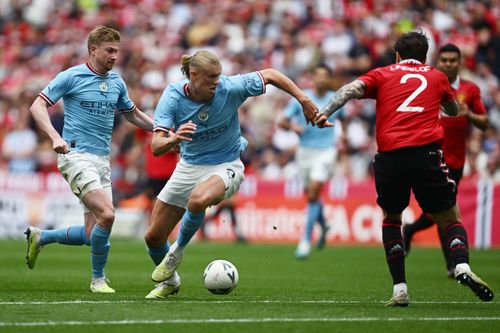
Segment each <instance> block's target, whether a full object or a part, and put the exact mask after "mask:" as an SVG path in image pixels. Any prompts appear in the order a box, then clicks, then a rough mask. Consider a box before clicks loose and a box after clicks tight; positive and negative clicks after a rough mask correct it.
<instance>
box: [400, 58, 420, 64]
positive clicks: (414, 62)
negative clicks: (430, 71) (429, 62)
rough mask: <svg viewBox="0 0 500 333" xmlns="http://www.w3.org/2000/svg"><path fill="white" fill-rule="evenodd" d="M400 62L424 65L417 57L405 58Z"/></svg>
mask: <svg viewBox="0 0 500 333" xmlns="http://www.w3.org/2000/svg"><path fill="white" fill-rule="evenodd" d="M399 64H414V65H422V63H421V62H420V61H418V60H415V59H405V60H401V61H400V62H399Z"/></svg>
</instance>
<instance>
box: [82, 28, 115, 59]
mask: <svg viewBox="0 0 500 333" xmlns="http://www.w3.org/2000/svg"><path fill="white" fill-rule="evenodd" d="M120 39H121V35H120V32H118V30H116V29H113V28H109V27H106V26H104V25H98V26H97V27H95V28H94V29H92V31H91V32H90V33H89V37H88V40H87V49H88V50H89V53H90V45H97V46H99V45H101V43H103V42H118V43H119V42H120Z"/></svg>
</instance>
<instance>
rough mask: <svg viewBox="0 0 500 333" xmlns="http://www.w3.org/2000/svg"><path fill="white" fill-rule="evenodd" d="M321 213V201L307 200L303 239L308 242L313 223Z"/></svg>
mask: <svg viewBox="0 0 500 333" xmlns="http://www.w3.org/2000/svg"><path fill="white" fill-rule="evenodd" d="M320 214H321V203H320V202H319V201H315V202H309V203H308V204H307V216H306V227H305V229H304V235H303V237H302V240H303V241H306V242H310V241H311V238H312V231H313V226H314V223H315V222H316V221H317V220H318V219H319V216H320Z"/></svg>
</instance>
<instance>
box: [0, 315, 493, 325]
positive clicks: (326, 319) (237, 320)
mask: <svg viewBox="0 0 500 333" xmlns="http://www.w3.org/2000/svg"><path fill="white" fill-rule="evenodd" d="M436 320H437V321H499V320H500V317H424V318H419V317H408V318H405V317H389V318H384V317H353V318H350V317H320V318H277V317H275V318H219V319H170V320H165V319H159V320H97V321H77V320H72V321H37V322H0V327H12V326H89V325H137V324H147V325H158V324H224V323H228V324H232V323H271V322H273V323H276V322H277V323H280V322H318V321H321V322H364V321H436Z"/></svg>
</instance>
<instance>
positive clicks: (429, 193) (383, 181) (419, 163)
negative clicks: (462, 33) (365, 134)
mask: <svg viewBox="0 0 500 333" xmlns="http://www.w3.org/2000/svg"><path fill="white" fill-rule="evenodd" d="M428 48H429V44H428V40H427V37H426V36H425V35H424V34H423V33H421V32H415V31H414V32H409V33H406V34H403V35H401V37H399V38H398V40H397V41H396V43H395V44H394V49H395V51H396V63H395V64H393V65H389V66H386V67H381V68H376V69H374V70H371V71H369V72H368V73H366V74H364V75H362V76H360V77H359V78H358V79H356V80H354V81H353V82H351V83H349V84H347V85H345V86H343V87H342V88H340V89H339V90H338V91H337V94H336V95H335V96H334V97H333V98H332V99H331V100H330V102H329V103H328V105H327V106H326V107H325V108H324V109H323V110H322V111H321V112H320V113H317V114H316V116H315V120H314V122H315V124H316V125H317V126H319V127H325V126H332V125H333V124H332V123H330V122H329V121H328V117H329V116H330V115H331V114H332V113H334V112H335V111H337V110H338V109H339V108H340V107H342V106H343V105H344V104H345V103H346V102H347V101H348V100H350V99H353V98H373V99H375V100H376V101H377V106H376V124H377V130H376V139H377V145H378V153H377V154H376V155H375V160H374V169H375V185H376V190H377V196H378V197H377V203H378V204H379V206H380V207H381V208H382V209H383V212H384V221H383V224H382V240H383V243H384V249H385V254H386V260H387V264H388V266H389V271H390V273H391V276H392V280H393V294H392V298H391V299H390V300H389V302H387V304H386V305H387V306H407V305H408V304H409V303H410V298H409V296H408V288H407V285H406V276H405V262H404V260H405V251H404V243H403V236H402V234H401V213H402V212H403V210H404V209H405V208H406V207H407V206H408V203H409V200H410V192H411V191H413V193H414V195H415V198H416V199H417V202H418V203H419V205H420V207H421V208H422V210H423V211H424V212H425V213H429V214H431V215H432V218H433V220H434V221H435V222H436V223H437V225H438V226H439V228H440V229H441V230H443V232H444V235H445V239H446V246H447V247H448V248H449V249H450V253H451V256H452V258H453V261H454V262H455V264H456V268H455V278H456V279H457V281H458V282H459V283H462V284H464V285H466V286H468V287H469V288H470V289H471V290H472V291H473V292H474V293H475V294H476V295H477V296H478V297H479V298H480V299H481V300H483V301H491V300H492V299H493V292H492V291H491V289H490V288H489V286H488V285H487V284H486V283H485V282H484V281H483V280H481V279H480V278H479V277H478V276H477V275H475V274H474V273H473V272H472V271H471V268H470V266H469V248H468V240H467V234H466V231H465V228H464V227H463V225H462V223H461V221H460V212H459V210H458V207H457V205H456V192H455V182H454V181H453V180H452V179H451V178H450V176H449V169H448V166H447V165H446V163H445V161H444V158H443V152H442V150H441V144H442V142H443V136H444V134H443V128H442V126H441V124H440V120H439V118H440V117H439V114H440V112H441V108H443V110H444V112H445V113H446V114H448V115H451V116H454V115H456V114H457V113H458V112H463V108H464V106H463V105H462V104H461V105H460V106H458V105H457V103H456V101H455V98H454V93H453V91H452V90H451V87H450V85H449V82H448V78H447V77H446V75H444V74H443V73H442V72H440V71H438V70H436V69H434V68H433V67H432V66H428V65H425V60H426V54H427V50H428Z"/></svg>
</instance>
